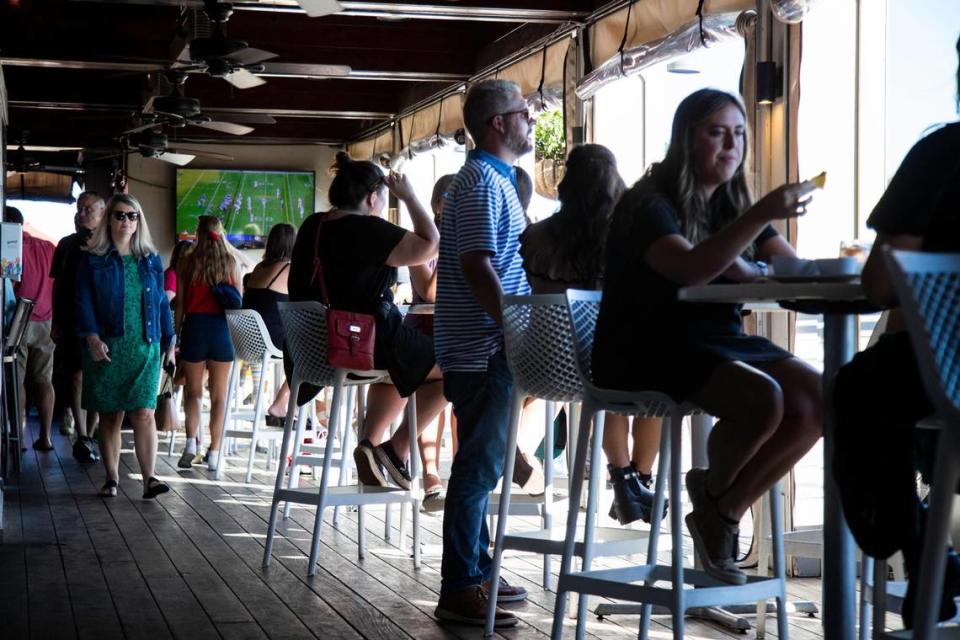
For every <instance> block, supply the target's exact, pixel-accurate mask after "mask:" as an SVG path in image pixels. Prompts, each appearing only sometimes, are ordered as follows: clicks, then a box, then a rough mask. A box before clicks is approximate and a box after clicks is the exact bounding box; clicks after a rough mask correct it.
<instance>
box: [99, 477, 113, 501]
mask: <svg viewBox="0 0 960 640" xmlns="http://www.w3.org/2000/svg"><path fill="white" fill-rule="evenodd" d="M97 495H99V496H100V497H101V498H116V497H117V481H116V480H107V481H106V482H105V483H103V486H102V487H100V491H99V492H97Z"/></svg>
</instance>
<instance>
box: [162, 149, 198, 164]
mask: <svg viewBox="0 0 960 640" xmlns="http://www.w3.org/2000/svg"><path fill="white" fill-rule="evenodd" d="M194 157H195V156H192V155H190V154H187V153H176V152H172V151H169V150H168V151H164V152H163V153H161V154H160V155H158V156H156V158H157V160H163V161H164V162H169V163H171V164H175V165H177V166H178V167H182V166H183V165H185V164H189V163H190V162H192V161H193V159H194Z"/></svg>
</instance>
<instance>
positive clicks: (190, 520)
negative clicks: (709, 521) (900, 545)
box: [0, 433, 897, 640]
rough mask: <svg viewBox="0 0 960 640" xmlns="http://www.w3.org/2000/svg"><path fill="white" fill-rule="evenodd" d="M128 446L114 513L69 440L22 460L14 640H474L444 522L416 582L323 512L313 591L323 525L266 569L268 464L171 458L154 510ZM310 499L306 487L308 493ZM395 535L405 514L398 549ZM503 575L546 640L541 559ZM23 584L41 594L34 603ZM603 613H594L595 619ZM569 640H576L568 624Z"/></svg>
mask: <svg viewBox="0 0 960 640" xmlns="http://www.w3.org/2000/svg"><path fill="white" fill-rule="evenodd" d="M131 440H132V438H131V434H129V433H125V434H124V446H125V447H126V449H125V450H124V453H123V456H122V459H121V492H120V495H119V496H118V498H116V499H114V500H103V499H100V498H97V497H96V496H95V493H96V490H97V489H98V488H99V486H100V485H101V484H102V482H103V469H102V466H100V465H88V466H86V467H84V466H81V465H79V464H77V463H76V462H75V461H74V460H73V459H72V457H71V456H70V448H69V443H68V442H67V440H66V439H64V438H62V437H60V436H57V435H55V441H56V446H57V450H56V452H54V453H49V454H42V455H41V454H36V453H34V452H32V451H31V452H29V453H28V454H27V455H25V458H24V460H25V462H26V463H27V464H25V472H24V474H23V475H22V476H21V478H20V479H19V480H18V482H17V484H16V485H14V486H10V487H8V489H7V491H8V493H7V495H6V505H5V506H6V518H7V522H6V526H7V531H6V532H5V533H4V538H3V544H0V625H2V626H0V630H2V631H0V636H2V637H3V638H4V640H6V639H7V638H8V637H9V638H11V639H15V638H28V637H58V638H59V637H73V636H76V637H91V636H92V635H93V631H94V630H99V631H101V633H100V634H99V635H98V638H100V637H102V638H113V637H117V638H119V637H129V638H151V639H152V638H174V637H177V638H179V637H190V638H194V637H199V638H231V639H232V638H240V639H246V638H258V639H259V638H295V639H296V640H301V639H303V640H309V639H310V638H323V639H324V640H326V639H327V638H330V639H331V640H340V639H343V640H359V639H361V638H371V639H372V640H385V639H386V638H390V639H391V640H393V639H395V638H415V639H417V640H420V639H421V638H422V639H425V640H459V639H466V638H470V639H472V638H478V637H480V635H481V634H480V631H479V630H478V629H476V628H469V627H459V626H441V625H438V624H437V622H436V621H435V620H434V619H433V609H434V607H435V606H436V601H437V598H438V592H439V584H440V573H439V569H440V551H441V548H442V545H441V540H440V534H441V527H442V516H439V517H437V516H427V515H424V516H423V517H422V518H421V522H422V525H423V544H424V554H423V566H422V568H421V570H419V571H415V570H414V569H413V561H412V558H410V557H409V553H400V552H399V550H398V549H397V548H396V547H395V546H392V545H391V544H387V543H385V542H384V541H383V538H382V536H383V527H384V524H383V518H384V515H383V509H382V507H377V508H368V509H367V518H366V520H367V522H366V527H367V555H366V557H365V558H364V559H363V560H359V559H358V557H357V547H356V540H357V536H358V533H359V532H358V528H357V519H356V514H355V512H344V511H343V510H341V516H340V523H339V526H338V527H337V528H336V529H334V528H333V527H332V524H331V516H332V511H330V510H328V511H327V512H326V513H325V514H324V515H325V518H324V537H323V541H322V547H321V554H320V565H319V566H318V571H317V576H316V577H315V578H312V579H311V578H307V576H306V571H307V566H306V565H307V560H306V554H307V553H308V551H309V544H310V529H312V527H313V522H314V517H313V511H312V510H311V509H308V508H303V507H300V508H295V509H294V511H293V517H292V518H291V519H290V520H289V521H287V522H284V523H282V524H281V527H280V529H279V535H278V538H277V540H276V542H275V546H274V561H273V563H272V565H271V567H270V568H269V569H267V570H263V569H262V568H261V567H260V561H261V557H262V552H263V544H264V533H265V531H266V519H267V516H268V510H269V501H270V494H271V491H272V478H273V473H271V472H268V471H267V470H266V469H265V468H264V465H263V463H262V461H260V460H258V465H257V467H258V468H257V470H256V473H255V476H254V477H255V484H250V485H248V484H245V483H243V481H242V480H243V477H242V476H243V473H242V470H241V468H240V466H239V465H238V466H236V467H233V466H231V467H228V469H227V474H226V477H225V478H224V481H223V482H220V483H218V482H214V481H213V480H212V474H210V473H209V472H208V471H207V470H206V468H205V467H195V468H194V469H193V470H189V471H182V470H178V469H177V468H176V467H175V460H176V458H175V457H174V458H167V457H165V456H161V457H160V458H159V459H158V465H157V474H158V475H160V476H162V477H164V478H167V479H169V480H170V481H171V482H170V484H171V488H172V489H173V490H172V492H171V493H169V494H166V495H164V496H161V497H160V499H159V500H157V501H144V500H141V497H140V493H141V491H142V485H141V482H140V480H139V478H138V477H137V474H139V468H138V466H137V463H136V458H135V456H134V454H133V453H132V441H131ZM162 450H164V451H165V448H163V449H162ZM238 461H239V459H238ZM312 484H313V479H312V478H304V482H303V483H302V485H304V486H309V485H312ZM534 523H535V521H534V519H529V518H528V519H519V520H517V523H516V524H517V526H518V528H522V527H525V526H529V525H532V524H534ZM558 523H560V522H559V520H558ZM560 524H562V523H560ZM513 526H514V522H513V521H511V528H513ZM397 527H398V515H397V513H396V510H395V512H394V516H393V534H394V538H393V543H394V544H395V543H396V541H397V539H398V537H399V531H398V529H397ZM639 559H641V558H640V557H639V556H638V557H636V558H633V559H631V558H601V559H597V562H596V564H595V565H594V566H598V567H599V566H624V565H627V564H629V563H631V562H634V561H637V560H639ZM558 569H559V558H557V559H555V560H554V564H553V574H554V580H555V579H556V573H557V571H558ZM503 571H504V575H505V577H506V578H507V579H508V580H509V581H510V582H511V583H515V584H521V585H523V586H524V587H526V588H527V589H528V591H529V593H530V598H529V601H528V602H527V603H525V604H522V605H519V606H513V607H511V608H512V610H513V611H515V612H516V613H517V615H518V616H519V617H520V618H521V624H520V625H518V627H516V628H514V629H509V630H503V631H502V632H500V633H498V637H500V638H502V639H503V638H505V639H510V640H514V639H516V640H526V639H527V638H530V639H539V638H544V637H546V636H547V635H549V631H550V626H551V622H552V608H553V603H554V594H553V593H552V592H550V591H545V590H544V589H543V588H542V586H541V585H540V580H541V574H542V565H541V557H540V556H535V555H531V554H519V553H508V554H507V555H506V556H505V558H504V567H503ZM29 585H37V586H39V587H40V588H41V591H39V592H35V591H31V590H29V589H28V588H27V587H28V586H29ZM819 586H820V581H819V580H817V579H799V580H789V581H788V594H789V595H790V597H791V598H798V597H799V598H806V599H813V600H819V597H820V591H819ZM57 593H59V594H60V598H61V603H60V605H59V607H60V611H59V613H57V614H56V615H57V616H58V620H59V622H60V623H62V622H63V621H64V620H66V621H67V622H66V624H65V625H64V626H59V627H57V628H56V633H55V634H53V635H50V631H51V629H52V623H51V622H49V621H43V623H42V624H41V621H40V620H39V619H38V618H37V616H38V615H40V612H42V611H43V609H41V608H38V602H42V603H43V604H47V603H48V602H49V601H50V598H51V597H54V594H57ZM38 594H39V595H38ZM39 598H43V600H38V599H39ZM600 601H602V600H601V599H598V598H594V599H591V608H593V605H594V604H596V603H597V602H600ZM64 603H65V604H64ZM81 612H82V613H81ZM638 622H639V618H638V616H626V615H619V616H613V617H610V618H607V619H605V620H603V621H599V620H597V619H596V617H595V616H593V615H590V617H589V618H588V620H587V634H588V638H590V640H598V639H603V640H605V639H607V638H611V639H612V638H617V639H619V638H632V637H636V631H637V624H638ZM896 622H897V621H896V620H892V621H891V624H896ZM43 625H46V626H43ZM790 628H791V629H790V630H791V636H792V637H793V639H794V640H820V639H821V638H822V629H821V626H820V620H819V619H818V618H805V617H802V616H792V617H791V619H790ZM686 630H687V635H688V637H692V638H722V639H730V638H734V637H743V636H740V635H739V634H735V633H732V632H729V631H725V630H722V629H720V628H719V627H717V626H715V625H713V624H710V623H705V622H701V621H697V620H692V619H688V620H687V622H686ZM767 631H768V637H770V638H775V637H776V633H775V620H774V618H773V617H772V616H771V617H769V618H768V625H767ZM41 632H43V633H46V634H47V636H41V635H40V634H41ZM751 633H752V632H751ZM563 636H564V638H572V637H573V624H572V621H568V624H567V625H565V628H564V634H563ZM670 636H671V632H670V618H669V617H667V616H655V618H654V627H653V633H652V634H651V637H652V638H668V637H670Z"/></svg>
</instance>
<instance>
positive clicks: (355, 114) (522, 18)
mask: <svg viewBox="0 0 960 640" xmlns="http://www.w3.org/2000/svg"><path fill="white" fill-rule="evenodd" d="M341 4H342V6H343V7H344V11H343V12H342V13H338V14H334V15H328V16H324V17H318V18H310V17H308V16H307V15H306V14H305V13H303V12H302V11H301V10H300V9H299V7H298V6H297V4H296V2H294V1H293V0H271V1H267V0H263V1H259V2H258V1H247V2H237V3H235V4H234V12H233V15H232V16H231V17H230V19H229V21H228V23H227V25H226V32H227V35H228V37H229V38H230V39H236V40H243V41H245V42H247V43H248V44H249V46H251V47H255V48H257V49H263V50H266V51H270V52H273V53H276V54H277V57H276V58H274V59H272V60H270V61H269V62H270V63H271V64H270V65H268V67H274V68H276V64H275V63H296V64H324V65H348V66H349V67H350V69H351V72H350V75H349V76H347V77H343V78H329V77H327V78H317V77H308V78H303V77H276V76H273V75H264V77H263V79H265V80H266V81H267V82H266V84H264V85H261V86H257V87H253V88H249V89H237V88H235V87H234V86H231V85H230V84H228V83H227V82H226V81H225V80H223V79H220V78H214V77H210V76H208V75H205V74H203V73H190V74H189V75H188V79H187V82H186V85H185V94H186V95H187V96H189V97H191V98H196V99H199V101H200V104H201V105H202V110H203V112H204V113H206V114H208V115H211V116H213V117H214V118H215V119H217V120H224V121H235V122H242V121H243V120H244V119H245V116H246V119H247V120H249V119H250V118H251V117H252V118H254V119H256V118H257V117H260V119H262V118H263V116H264V115H270V116H272V117H273V118H274V119H275V120H276V122H275V123H274V124H256V123H252V124H251V125H250V126H252V127H254V130H253V131H252V132H250V133H248V134H246V135H230V134H226V133H222V132H219V131H212V130H209V129H205V128H198V127H195V126H187V127H183V128H171V127H167V128H166V131H165V133H167V135H168V136H169V138H170V140H171V144H173V143H174V142H217V143H221V142H235V143H243V144H249V143H279V144H284V143H295V142H301V143H303V142H332V143H340V142H344V141H347V140H350V139H352V138H355V137H356V136H358V135H359V134H361V133H362V132H364V131H366V130H368V129H370V128H371V127H374V126H375V125H377V124H379V123H381V122H383V121H385V120H388V119H389V118H390V117H391V116H392V115H393V114H396V113H398V112H400V111H402V110H403V109H405V108H407V107H409V106H410V105H413V104H415V103H417V102H419V101H421V100H423V99H425V98H427V97H429V96H431V95H434V94H436V93H438V92H440V91H442V90H444V89H446V88H449V87H450V86H451V85H453V84H456V83H458V82H462V80H464V79H466V78H467V77H469V76H471V75H473V74H475V73H477V72H478V71H480V70H481V69H484V68H487V67H489V66H490V65H491V64H494V63H496V62H497V61H498V60H501V59H503V58H505V57H506V56H508V55H510V54H511V53H513V52H515V51H517V50H519V49H521V48H523V47H524V46H526V45H528V44H531V43H533V42H536V41H537V40H539V39H541V38H543V37H544V36H546V35H549V34H550V33H552V32H553V31H555V30H556V29H558V28H561V27H563V25H564V24H569V22H576V21H581V20H583V19H584V18H586V17H587V15H589V14H590V13H591V12H592V11H594V10H595V9H597V8H598V7H599V6H600V5H605V4H608V3H607V2H600V1H591V0H527V1H522V2H521V1H507V0H460V1H454V0H430V1H429V2H416V1H409V2H403V3H400V2H348V1H344V2H342V3H341ZM201 9H202V2H191V1H182V2H181V1H178V0H137V1H134V2H129V1H128V2H120V1H111V0H99V1H78V0H53V1H50V0H48V1H39V0H35V1H32V2H31V1H29V0H0V63H2V64H3V73H4V75H5V78H6V86H7V93H8V98H9V104H10V128H9V132H8V140H9V141H13V142H16V141H19V140H21V139H24V140H25V141H26V142H27V144H29V145H47V146H58V147H63V146H70V147H83V148H85V149H88V150H106V149H111V148H115V147H116V145H117V142H116V139H117V137H118V136H119V134H120V133H121V132H122V131H124V130H126V129H130V128H131V127H133V126H135V125H136V124H137V119H136V118H137V114H139V112H140V110H141V109H142V107H143V105H144V104H145V102H146V101H147V100H148V98H149V96H150V94H151V92H152V93H154V94H156V93H158V91H161V90H160V89H158V88H156V82H157V75H158V74H157V72H156V71H155V70H156V69H158V68H159V67H162V66H169V64H170V62H171V60H172V57H173V56H174V55H175V54H172V53H171V43H172V42H173V41H174V34H175V31H176V28H177V24H178V19H180V18H184V17H186V18H187V19H188V20H191V21H192V22H190V24H191V25H193V24H200V25H201V28H202V26H204V25H206V20H205V17H203V16H202V11H201ZM151 69H153V70H154V72H153V73H152V74H150V73H148V72H149V70H151ZM266 71H270V69H267V70H266ZM24 132H26V133H24Z"/></svg>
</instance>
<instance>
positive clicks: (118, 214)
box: [113, 211, 140, 222]
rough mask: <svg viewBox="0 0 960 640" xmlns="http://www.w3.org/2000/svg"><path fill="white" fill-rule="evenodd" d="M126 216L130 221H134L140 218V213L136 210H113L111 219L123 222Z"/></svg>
mask: <svg viewBox="0 0 960 640" xmlns="http://www.w3.org/2000/svg"><path fill="white" fill-rule="evenodd" d="M124 218H126V219H127V220H129V221H130V222H136V221H137V220H139V219H140V214H139V213H137V212H136V211H114V212H113V219H114V220H116V221H118V222H123V219H124Z"/></svg>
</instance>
